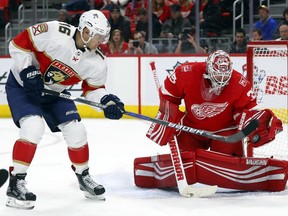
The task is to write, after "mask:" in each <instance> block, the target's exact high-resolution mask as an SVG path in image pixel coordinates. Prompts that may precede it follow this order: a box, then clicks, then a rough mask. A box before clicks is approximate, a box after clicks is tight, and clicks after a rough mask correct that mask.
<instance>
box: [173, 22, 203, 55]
mask: <svg viewBox="0 0 288 216" xmlns="http://www.w3.org/2000/svg"><path fill="white" fill-rule="evenodd" d="M207 50H208V45H207V43H204V42H203V43H202V44H200V45H198V43H197V41H196V37H195V28H194V27H192V28H190V29H187V31H186V29H184V31H183V32H182V33H180V34H179V37H178V45H177V48H176V50H175V53H177V54H179V53H185V54H189V53H206V52H207Z"/></svg>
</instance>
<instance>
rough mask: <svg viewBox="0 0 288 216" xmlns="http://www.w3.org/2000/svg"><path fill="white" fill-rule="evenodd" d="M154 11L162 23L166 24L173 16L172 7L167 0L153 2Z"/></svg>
mask: <svg viewBox="0 0 288 216" xmlns="http://www.w3.org/2000/svg"><path fill="white" fill-rule="evenodd" d="M152 11H153V13H154V14H155V15H156V16H157V17H158V19H159V21H160V22H161V23H164V22H165V21H166V20H167V19H169V18H170V16H171V12H170V7H169V6H168V4H166V3H165V0H152Z"/></svg>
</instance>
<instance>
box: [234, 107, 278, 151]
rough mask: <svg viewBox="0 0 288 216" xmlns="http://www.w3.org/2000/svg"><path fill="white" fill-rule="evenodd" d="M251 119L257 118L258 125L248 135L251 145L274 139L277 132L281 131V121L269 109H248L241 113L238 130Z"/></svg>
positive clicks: (254, 145)
mask: <svg viewBox="0 0 288 216" xmlns="http://www.w3.org/2000/svg"><path fill="white" fill-rule="evenodd" d="M253 119H258V120H259V127H258V128H257V129H256V130H255V131H254V132H252V133H251V134H250V135H249V136H248V142H249V143H250V144H252V145H253V147H259V146H262V145H264V144H266V143H268V142H271V141H272V140H274V139H275V136H276V134H277V133H280V132H281V131H283V126H282V121H281V120H280V119H278V118H277V117H276V116H275V114H274V113H273V112H272V111H271V110H270V109H264V110H261V111H259V110H250V111H245V112H243V113H242V116H241V119H240V123H239V130H241V129H242V128H244V127H245V126H246V125H247V124H248V123H249V122H250V121H252V120H253Z"/></svg>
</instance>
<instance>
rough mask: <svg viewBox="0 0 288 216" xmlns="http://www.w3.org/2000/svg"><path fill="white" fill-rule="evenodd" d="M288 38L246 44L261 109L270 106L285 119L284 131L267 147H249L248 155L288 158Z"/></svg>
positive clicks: (249, 69)
mask: <svg viewBox="0 0 288 216" xmlns="http://www.w3.org/2000/svg"><path fill="white" fill-rule="evenodd" d="M287 51H288V41H263V42H262V41H261V42H250V43H248V45H247V78H248V80H249V81H250V82H251V83H252V85H253V93H254V95H255V96H256V97H257V102H258V104H259V107H260V108H269V109H271V110H272V111H273V112H274V113H275V115H276V116H277V117H278V118H280V119H281V120H282V122H283V129H284V131H283V132H281V133H279V134H277V136H276V139H275V140H274V141H272V142H270V143H268V144H266V145H264V146H261V147H258V148H252V147H251V146H249V145H248V146H247V156H253V157H273V158H276V159H283V160H288V141H287V136H288V133H287V127H288V126H287V125H288V117H287V116H288V112H287V106H288V105H287V104H288V102H287V97H288V94H287V92H288V80H287V73H288V71H287V65H288V52H287Z"/></svg>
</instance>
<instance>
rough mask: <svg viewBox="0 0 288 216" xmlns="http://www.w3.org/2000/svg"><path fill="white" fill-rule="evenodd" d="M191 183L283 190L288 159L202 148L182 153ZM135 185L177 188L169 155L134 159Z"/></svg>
mask: <svg viewBox="0 0 288 216" xmlns="http://www.w3.org/2000/svg"><path fill="white" fill-rule="evenodd" d="M181 157H182V160H183V164H184V168H185V174H186V178H187V182H188V184H189V185H191V184H194V183H196V182H198V183H203V184H207V185H218V186H219V187H222V188H227V189H236V190H243V191H283V190H285V187H286V183H287V177H288V162H287V161H283V160H276V159H272V158H252V157H233V156H230V155H226V154H222V153H217V152H212V151H206V150H203V149H198V150H196V151H195V153H194V152H182V153H181ZM134 181H135V185H136V186H138V187H142V188H169V187H176V186H177V183H176V180H175V174H174V170H173V166H172V161H171V157H170V155H169V154H165V155H157V156H152V157H142V158H136V159H135V160H134Z"/></svg>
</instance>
